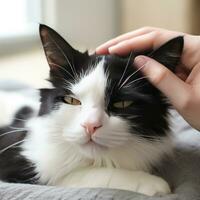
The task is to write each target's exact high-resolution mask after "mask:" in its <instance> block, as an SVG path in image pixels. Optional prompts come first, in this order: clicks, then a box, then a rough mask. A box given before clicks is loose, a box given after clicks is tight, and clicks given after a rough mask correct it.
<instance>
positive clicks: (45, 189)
mask: <svg viewBox="0 0 200 200" xmlns="http://www.w3.org/2000/svg"><path fill="white" fill-rule="evenodd" d="M32 199H34V200H50V199H52V200H65V199H70V200H94V199H95V200H178V199H179V200H184V199H183V198H181V199H180V198H178V196H177V195H169V196H166V197H147V196H145V195H141V194H137V193H134V192H129V191H123V190H112V189H100V188H99V189H98V188H97V189H88V188H85V189H70V188H67V189H66V188H56V187H49V186H36V185H23V184H8V183H1V184H0V200H32ZM190 200H197V199H190Z"/></svg>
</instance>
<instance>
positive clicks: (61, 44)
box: [39, 24, 86, 71]
mask: <svg viewBox="0 0 200 200" xmlns="http://www.w3.org/2000/svg"><path fill="white" fill-rule="evenodd" d="M39 32H40V38H41V41H42V45H43V48H44V51H45V55H46V58H47V61H48V63H49V66H50V69H51V71H54V70H56V69H58V68H60V67H65V68H69V69H68V70H74V69H73V67H75V61H79V60H81V59H82V57H83V55H86V54H85V53H84V54H83V53H81V52H79V51H77V50H75V49H74V48H72V47H71V46H70V45H69V44H68V43H67V42H66V41H65V40H64V39H63V38H62V37H61V36H60V35H59V34H58V33H57V32H56V31H54V30H53V29H52V28H50V27H48V26H46V25H42V24H40V28H39Z"/></svg>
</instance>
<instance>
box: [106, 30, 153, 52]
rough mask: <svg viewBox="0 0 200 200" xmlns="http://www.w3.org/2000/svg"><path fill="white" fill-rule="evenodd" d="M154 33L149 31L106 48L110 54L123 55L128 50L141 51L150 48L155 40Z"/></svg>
mask: <svg viewBox="0 0 200 200" xmlns="http://www.w3.org/2000/svg"><path fill="white" fill-rule="evenodd" d="M155 37H156V33H155V32H150V33H147V34H144V35H141V36H137V37H134V38H132V39H129V40H125V41H122V42H120V43H118V44H117V45H114V46H112V47H110V48H108V51H109V53H110V54H118V55H124V54H128V53H129V52H130V51H134V50H137V51H142V50H144V49H145V50H147V49H151V48H152V46H153V42H154V40H155Z"/></svg>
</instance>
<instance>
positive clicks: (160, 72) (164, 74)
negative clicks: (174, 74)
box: [152, 68, 169, 85]
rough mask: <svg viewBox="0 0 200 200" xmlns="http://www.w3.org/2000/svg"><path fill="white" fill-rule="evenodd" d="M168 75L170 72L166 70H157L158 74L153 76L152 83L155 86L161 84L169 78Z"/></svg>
mask: <svg viewBox="0 0 200 200" xmlns="http://www.w3.org/2000/svg"><path fill="white" fill-rule="evenodd" d="M168 73H169V71H168V69H166V68H163V69H160V70H157V72H156V73H155V74H153V75H152V82H153V83H154V84H155V85H158V84H160V82H162V80H164V79H165V78H166V77H167V76H168Z"/></svg>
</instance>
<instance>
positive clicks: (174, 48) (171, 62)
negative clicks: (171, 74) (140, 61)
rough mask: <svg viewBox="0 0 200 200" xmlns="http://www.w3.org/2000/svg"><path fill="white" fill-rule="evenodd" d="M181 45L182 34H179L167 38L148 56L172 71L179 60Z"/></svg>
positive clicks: (182, 40)
mask: <svg viewBox="0 0 200 200" xmlns="http://www.w3.org/2000/svg"><path fill="white" fill-rule="evenodd" d="M183 45H184V39H183V36H179V37H176V38H173V39H171V40H169V41H168V42H166V43H165V44H163V45H162V46H161V47H159V48H158V49H156V50H155V51H153V52H151V53H150V54H149V55H148V56H149V57H151V58H153V59H155V60H157V61H158V62H159V63H161V64H163V65H164V66H166V67H168V68H169V69H170V70H171V71H174V70H175V67H176V66H177V64H178V63H179V62H180V58H181V54H182V51H183Z"/></svg>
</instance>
